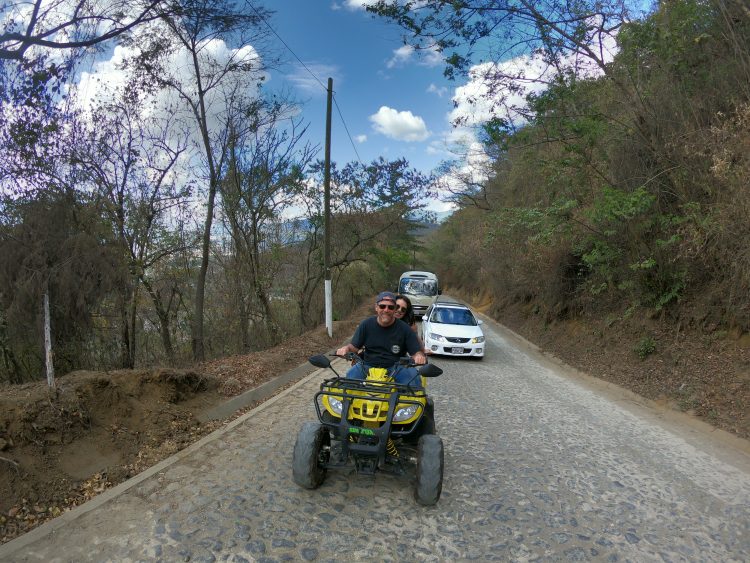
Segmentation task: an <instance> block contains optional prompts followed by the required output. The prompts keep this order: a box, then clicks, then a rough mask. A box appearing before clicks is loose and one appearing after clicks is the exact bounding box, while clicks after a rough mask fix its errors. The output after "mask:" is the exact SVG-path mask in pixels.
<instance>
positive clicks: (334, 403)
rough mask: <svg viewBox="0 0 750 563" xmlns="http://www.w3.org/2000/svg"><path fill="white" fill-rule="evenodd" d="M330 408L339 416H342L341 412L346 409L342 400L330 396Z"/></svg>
mask: <svg viewBox="0 0 750 563" xmlns="http://www.w3.org/2000/svg"><path fill="white" fill-rule="evenodd" d="M328 406H329V407H331V409H332V410H333V412H335V413H336V414H337V415H339V416H340V415H341V410H342V409H343V408H344V404H343V403H342V402H341V400H340V399H337V398H336V397H332V396H330V395H329V396H328Z"/></svg>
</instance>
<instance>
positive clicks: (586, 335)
mask: <svg viewBox="0 0 750 563" xmlns="http://www.w3.org/2000/svg"><path fill="white" fill-rule="evenodd" d="M457 294H460V292H457ZM466 298H467V302H469V303H472V304H473V306H474V307H475V308H476V309H477V310H478V311H481V312H484V313H486V314H488V315H489V316H493V317H494V318H496V319H497V320H498V321H500V322H501V323H503V324H504V325H505V326H507V327H508V328H510V329H511V330H513V331H515V332H516V333H518V334H520V335H521V336H523V337H524V338H526V339H527V340H529V341H530V342H533V343H534V344H536V345H537V346H539V347H540V348H542V349H543V350H544V351H545V352H546V353H548V354H551V355H553V356H555V357H556V358H558V359H560V360H562V361H563V362H565V363H566V364H568V365H570V366H572V367H575V368H577V369H579V370H580V371H583V372H585V373H587V374H589V375H591V376H594V377H598V378H600V379H603V380H605V381H609V382H612V383H614V384H616V385H619V386H621V387H623V388H625V389H629V390H630V391H633V392H635V393H637V394H639V395H641V396H643V397H646V398H648V399H651V400H653V401H656V402H657V403H660V404H661V405H663V406H665V407H668V408H671V409H674V410H677V411H682V412H685V413H688V414H691V415H693V416H696V417H699V418H700V419H702V420H704V421H705V422H707V423H709V424H711V425H713V426H715V427H718V428H721V429H723V430H727V431H728V432H731V433H733V434H735V435H737V436H739V437H741V438H745V439H750V334H747V333H744V334H743V333H740V332H737V331H735V332H732V331H722V330H718V329H712V330H703V329H700V328H696V327H684V326H676V325H675V324H674V323H670V322H668V321H666V320H663V319H659V318H648V317H641V318H626V319H623V318H618V319H611V318H608V319H595V318H594V319H592V318H588V319H586V318H573V319H562V320H558V319H553V320H550V319H548V318H546V317H545V316H544V315H542V314H539V313H538V312H535V308H534V305H533V303H529V304H522V303H514V304H511V305H507V306H504V307H503V308H502V309H500V308H499V307H498V306H497V304H496V303H495V302H494V301H493V300H492V299H491V298H488V297H486V296H474V297H473V298H471V297H469V296H466Z"/></svg>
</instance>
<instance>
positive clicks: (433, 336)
mask: <svg viewBox="0 0 750 563" xmlns="http://www.w3.org/2000/svg"><path fill="white" fill-rule="evenodd" d="M429 336H430V338H431V339H432V340H435V341H437V342H445V338H444V337H442V336H441V335H439V334H436V333H434V332H431V333H430V334H429Z"/></svg>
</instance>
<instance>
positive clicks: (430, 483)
mask: <svg viewBox="0 0 750 563" xmlns="http://www.w3.org/2000/svg"><path fill="white" fill-rule="evenodd" d="M443 466H444V454H443V440H442V439H441V438H440V436H437V435H436V434H425V435H424V436H422V437H421V438H420V439H419V443H418V444H417V482H416V487H415V490H414V496H415V497H416V499H417V502H418V503H419V504H421V505H423V506H432V505H433V504H436V503H437V501H438V500H439V499H440V493H441V492H442V490H443Z"/></svg>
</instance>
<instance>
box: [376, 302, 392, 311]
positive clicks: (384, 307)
mask: <svg viewBox="0 0 750 563" xmlns="http://www.w3.org/2000/svg"><path fill="white" fill-rule="evenodd" d="M378 309H380V310H381V311H382V310H383V309H388V310H389V311H394V310H395V309H396V306H395V305H386V304H385V303H378Z"/></svg>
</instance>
